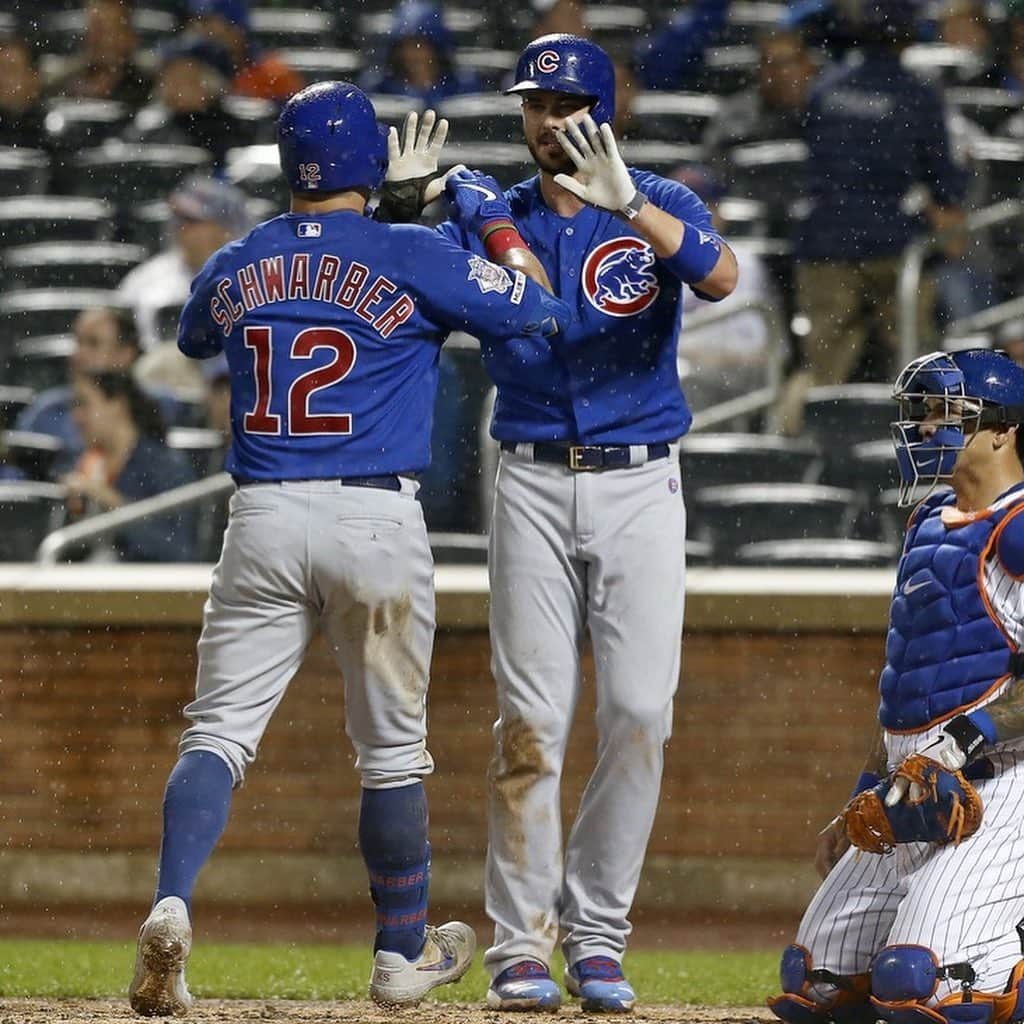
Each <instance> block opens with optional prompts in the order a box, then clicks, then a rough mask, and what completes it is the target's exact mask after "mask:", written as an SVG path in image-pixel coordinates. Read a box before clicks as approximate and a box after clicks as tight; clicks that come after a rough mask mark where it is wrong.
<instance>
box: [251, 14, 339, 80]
mask: <svg viewBox="0 0 1024 1024" xmlns="http://www.w3.org/2000/svg"><path fill="white" fill-rule="evenodd" d="M334 20H335V19H334V16H333V15H332V14H331V13H329V12H328V11H313V10H310V9H309V8H308V7H253V9H252V11H251V12H250V14H249V31H250V36H251V38H252V40H253V41H254V42H255V43H256V44H257V45H258V46H259V47H260V48H262V49H268V50H282V49H284V48H286V47H309V48H313V47H317V46H324V45H326V44H327V43H329V42H331V40H333V38H334ZM288 63H289V64H291V62H290V61H289V62H288ZM291 66H292V67H295V65H294V64H292V65H291Z"/></svg>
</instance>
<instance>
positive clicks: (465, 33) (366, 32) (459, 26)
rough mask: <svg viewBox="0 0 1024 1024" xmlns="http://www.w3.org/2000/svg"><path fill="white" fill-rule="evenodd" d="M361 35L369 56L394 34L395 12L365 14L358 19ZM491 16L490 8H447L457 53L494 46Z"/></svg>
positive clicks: (448, 26) (449, 25)
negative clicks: (392, 31)
mask: <svg viewBox="0 0 1024 1024" xmlns="http://www.w3.org/2000/svg"><path fill="white" fill-rule="evenodd" d="M357 17H358V20H357V30H356V32H357V35H358V37H359V38H360V39H362V40H363V46H364V48H365V49H366V50H367V52H369V50H370V49H371V48H374V47H375V45H376V44H378V43H379V41H380V40H383V39H385V38H387V36H388V33H389V32H390V31H391V24H392V20H393V15H392V12H391V10H390V9H389V10H383V11H365V12H364V13H362V14H360V15H358V16H357ZM491 20H492V19H491V12H490V10H489V9H488V8H487V7H486V6H479V7H455V6H453V5H451V4H445V5H444V27H445V28H446V29H447V30H448V35H449V36H450V38H451V40H452V43H453V44H454V46H455V49H456V51H458V49H459V48H460V47H462V46H487V45H490V44H491V43H492V42H493V38H492V37H493V35H494V33H493V31H492V24H491Z"/></svg>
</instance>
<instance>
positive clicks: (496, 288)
mask: <svg viewBox="0 0 1024 1024" xmlns="http://www.w3.org/2000/svg"><path fill="white" fill-rule="evenodd" d="M468 280H470V281H476V284H477V287H478V288H479V289H480V291H482V292H483V293H484V294H485V295H486V294H487V292H500V293H502V294H504V293H505V292H507V291H508V290H509V288H511V287H512V278H511V277H510V276H509V273H508V271H507V270H506V269H505V268H504V267H499V266H498V265H497V264H496V263H491V262H490V261H489V260H485V259H482V258H481V257H479V256H470V257H469V278H468Z"/></svg>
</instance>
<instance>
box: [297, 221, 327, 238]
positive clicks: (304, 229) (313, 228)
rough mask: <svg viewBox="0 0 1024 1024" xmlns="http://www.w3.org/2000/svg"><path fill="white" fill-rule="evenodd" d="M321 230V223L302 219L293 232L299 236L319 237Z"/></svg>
mask: <svg viewBox="0 0 1024 1024" xmlns="http://www.w3.org/2000/svg"><path fill="white" fill-rule="evenodd" d="M322 230H323V225H322V224H317V222H316V221H313V220H304V221H303V222H302V223H301V224H299V225H298V226H297V227H296V228H295V234H297V235H298V236H299V238H319V237H320V232H321V231H322Z"/></svg>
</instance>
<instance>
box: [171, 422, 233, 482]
mask: <svg viewBox="0 0 1024 1024" xmlns="http://www.w3.org/2000/svg"><path fill="white" fill-rule="evenodd" d="M167 447H168V448H174V449H176V450H177V451H179V452H182V453H184V454H185V455H187V456H188V458H189V460H190V461H191V463H192V468H193V469H194V470H195V474H196V477H197V478H202V477H205V476H210V475H211V474H212V473H219V472H220V471H221V470H222V469H223V468H224V438H223V437H222V436H221V434H220V432H219V431H217V430H206V429H204V428H203V427H171V429H170V430H168V431H167Z"/></svg>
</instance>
